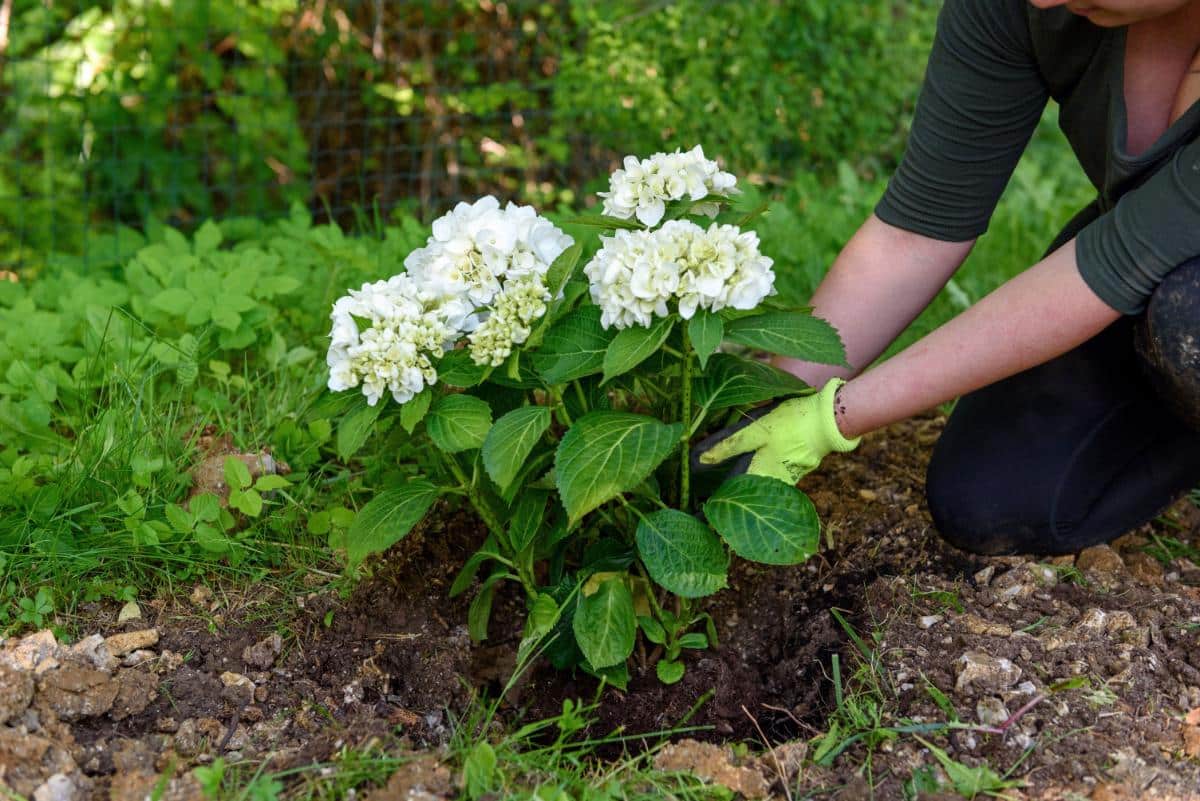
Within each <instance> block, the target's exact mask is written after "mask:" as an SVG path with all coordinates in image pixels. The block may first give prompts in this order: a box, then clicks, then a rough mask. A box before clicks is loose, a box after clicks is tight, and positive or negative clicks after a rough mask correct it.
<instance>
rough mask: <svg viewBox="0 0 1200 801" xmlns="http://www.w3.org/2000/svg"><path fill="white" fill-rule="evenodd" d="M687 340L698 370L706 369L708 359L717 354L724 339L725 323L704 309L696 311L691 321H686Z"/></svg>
mask: <svg viewBox="0 0 1200 801" xmlns="http://www.w3.org/2000/svg"><path fill="white" fill-rule="evenodd" d="M687 330H688V339H690V340H691V341H692V349H693V350H695V351H696V358H697V359H699V360H700V369H701V370H703V369H705V368H706V367H708V357H709V356H712V355H713V354H714V353H716V352H717V348H719V347H720V346H721V340H722V339H724V338H725V323H724V322H723V321H722V320H721V318H720V316H719V315H716V314H713V313H712V312H710V311H705V310H704V309H696V313H695V314H694V315H692V319H690V320H688V328H687Z"/></svg>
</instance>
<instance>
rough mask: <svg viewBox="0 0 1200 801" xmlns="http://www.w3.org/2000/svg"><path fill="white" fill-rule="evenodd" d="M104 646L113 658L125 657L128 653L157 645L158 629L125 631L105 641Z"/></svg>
mask: <svg viewBox="0 0 1200 801" xmlns="http://www.w3.org/2000/svg"><path fill="white" fill-rule="evenodd" d="M104 644H105V645H107V646H108V651H109V653H111V654H112V655H113V656H116V657H121V656H125V654H127V653H129V652H130V651H137V650H139V649H142V648H149V647H151V646H153V645H157V644H158V629H142V630H140V631H127V632H125V633H123V634H114V635H112V636H111V637H109V638H108V639H106V640H105V641H104Z"/></svg>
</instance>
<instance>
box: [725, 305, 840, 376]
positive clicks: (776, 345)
mask: <svg viewBox="0 0 1200 801" xmlns="http://www.w3.org/2000/svg"><path fill="white" fill-rule="evenodd" d="M725 338H726V339H728V340H729V341H731V342H737V343H738V344H741V345H746V346H747V347H751V348H759V349H761V350H765V351H768V352H770V353H778V354H779V355H781V356H788V357H791V358H793V359H804V360H805V361H808V362H820V363H821V364H837V365H846V350H845V348H843V347H842V339H841V337H840V336H838V332H837V330H836V329H835V328H834V327H833V326H832V325H830V324H829V323H827V322H825V321H824V320H822V319H821V318H819V317H813V316H812V315H811V314H803V313H798V312H768V313H767V314H756V315H754V316H753V317H743V318H741V319H739V320H733V321H732V322H730V323H729V325H728V326H726V329H725Z"/></svg>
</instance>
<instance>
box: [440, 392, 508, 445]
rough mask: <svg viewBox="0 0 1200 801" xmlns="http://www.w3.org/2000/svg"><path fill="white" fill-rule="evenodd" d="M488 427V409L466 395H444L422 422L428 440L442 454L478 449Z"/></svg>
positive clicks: (490, 421) (479, 401) (485, 436)
mask: <svg viewBox="0 0 1200 801" xmlns="http://www.w3.org/2000/svg"><path fill="white" fill-rule="evenodd" d="M491 427H492V410H491V408H490V407H489V406H488V405H487V404H486V403H485V402H483V401H481V400H480V399H479V398H473V397H471V396H470V395H447V396H445V397H444V398H441V399H439V400H438V402H437V403H435V404H434V405H433V408H432V409H430V410H429V416H428V417H426V418H425V430H426V431H428V432H429V438H430V439H431V440H433V444H434V445H436V446H437V447H438V448H439V449H441V450H442V451H443V452H445V453H458V452H459V451H466V450H471V449H472V448H478V447H481V446H482V445H483V443H484V440H485V439H486V438H487V433H488V429H490V428H491Z"/></svg>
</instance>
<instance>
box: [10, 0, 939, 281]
mask: <svg viewBox="0 0 1200 801" xmlns="http://www.w3.org/2000/svg"><path fill="white" fill-rule="evenodd" d="M936 5H937V0H921V2H918V3H908V4H904V3H896V2H893V0H870V2H867V3H866V4H864V5H863V6H862V7H856V8H854V9H849V8H847V7H846V6H845V5H844V4H841V3H838V2H831V1H827V0H745V2H743V1H742V0H728V1H725V2H723V1H722V0H676V1H675V2H650V0H504V1H503V2H501V1H500V0H404V2H395V1H394V0H255V2H243V0H101V1H98V2H93V1H92V0H0V109H2V111H3V123H0V126H2V127H0V269H21V268H22V267H25V266H28V265H32V264H37V263H41V262H44V261H45V260H46V259H47V258H49V257H53V254H75V255H76V257H78V256H82V257H83V259H84V261H85V263H87V264H97V263H112V262H113V261H115V260H118V259H119V258H121V256H122V253H123V251H122V247H121V237H122V231H123V230H124V229H123V227H131V228H141V227H143V226H145V225H147V224H148V221H149V222H151V223H153V222H155V221H157V222H161V223H164V224H168V225H172V226H175V227H179V228H182V229H185V230H186V229H189V228H192V227H194V226H195V225H197V224H199V222H201V221H202V220H204V219H206V218H209V217H214V216H216V217H222V218H228V217H231V216H236V217H245V218H247V219H256V220H267V219H271V218H274V217H278V216H280V215H283V214H286V213H288V211H289V209H290V208H291V207H292V206H293V204H302V205H303V206H305V207H307V208H308V209H309V210H310V211H311V212H312V213H313V214H314V215H315V216H316V217H317V218H318V219H332V220H336V221H338V222H339V223H342V224H343V225H350V226H354V225H359V226H373V225H377V224H378V222H379V221H380V220H383V219H387V218H388V217H389V216H390V215H392V214H393V213H395V212H396V211H397V210H401V211H405V212H410V213H413V214H416V215H419V216H421V217H422V218H424V219H429V218H430V217H432V216H435V215H436V214H437V213H440V212H441V211H443V210H444V209H445V208H446V207H447V206H449V205H450V204H452V203H453V202H455V201H457V200H459V199H464V198H472V197H477V196H479V195H480V194H484V193H488V192H491V193H495V194H497V195H499V196H501V197H505V198H514V199H520V200H523V201H525V202H533V203H538V204H542V205H548V204H556V203H560V202H561V203H573V202H576V201H577V200H578V196H579V195H578V193H579V191H580V190H581V189H582V188H583V187H584V186H585V185H586V183H587V181H588V180H589V179H591V178H593V176H597V175H603V174H606V173H607V172H608V170H609V169H610V168H611V166H612V165H613V164H614V163H616V160H617V158H618V157H619V156H620V154H621V153H622V152H642V151H647V152H648V151H650V150H652V149H663V148H670V147H675V146H684V147H690V146H691V145H693V144H695V143H696V142H703V143H704V144H705V146H706V149H709V148H712V149H713V150H716V151H717V152H719V153H720V154H721V155H722V157H723V158H724V159H725V160H726V161H729V162H732V163H733V165H734V166H736V167H738V168H740V169H743V170H754V171H758V172H759V173H761V174H763V175H767V176H771V175H774V174H781V173H783V172H785V171H786V169H787V168H788V167H789V166H792V165H794V164H796V163H797V162H798V161H804V160H805V159H808V160H809V161H812V160H813V154H820V153H822V152H829V151H831V150H833V149H834V148H835V147H836V146H840V145H841V144H843V143H841V140H840V139H839V137H840V138H841V139H846V138H847V136H848V134H846V133H845V132H846V131H850V132H851V134H852V135H854V136H858V137H859V138H860V139H861V140H862V142H870V143H871V144H870V147H869V148H868V150H872V152H876V151H879V152H882V151H886V150H888V149H889V148H891V143H892V142H893V141H894V140H895V135H896V132H897V131H898V130H899V129H900V127H901V126H900V125H898V123H897V120H898V119H900V118H901V116H902V115H903V114H904V109H903V106H904V104H903V103H901V104H899V106H898V108H897V109H896V113H895V114H893V113H892V112H891V111H888V112H886V113H883V114H876V115H875V116H874V117H865V118H864V117H863V116H862V115H861V113H860V111H859V109H861V104H858V105H855V103H854V102H849V103H840V102H836V101H837V98H836V97H835V96H834V95H836V93H837V92H838V91H842V90H841V89H839V88H838V87H839V86H844V85H847V84H846V82H844V81H842V82H841V83H839V82H838V73H839V70H845V69H847V67H846V65H847V64H848V63H849V62H848V61H847V59H848V58H851V57H853V58H855V59H859V60H861V59H867V60H869V59H870V57H871V53H873V52H877V53H878V54H880V55H881V56H885V57H886V58H887V59H888V60H894V59H895V53H894V50H895V45H896V42H895V35H896V30H897V29H898V26H903V25H907V26H908V28H905V29H906V30H907V29H911V28H912V23H911V20H912V18H913V15H914V14H916V15H917V16H920V15H921V14H924V15H925V17H928V16H929V13H928V12H929V10H930V9H932V8H934V7H936ZM913 9H916V10H917V11H914V10H913ZM918 12H919V13H918ZM923 20H924V18H922V21H923ZM866 66H867V67H868V69H869V64H868V65H866ZM916 68H917V69H919V65H917V67H916ZM867 74H868V76H869V75H870V73H869V72H868V73H867ZM854 86H855V87H861V89H860V91H862V92H864V93H870V94H872V95H874V96H875V97H876V98H877V99H878V100H879V101H880V102H881V103H886V102H887V100H888V97H887V94H888V92H891V93H892V94H895V92H896V90H895V89H894V87H896V86H898V87H899V91H900V92H901V95H900V96H901V97H902V98H907V97H908V96H909V95H910V94H911V92H912V90H913V88H914V87H915V83H914V82H913V81H911V80H899V81H898V80H897V73H896V69H895V67H892V68H890V70H888V71H883V70H881V71H879V74H878V75H877V76H876V77H873V78H870V77H869V78H868V79H867V80H865V81H864V80H861V79H859V80H857V81H856V82H855V83H854ZM882 108H885V109H886V108H887V106H886V105H884V106H882ZM847 110H849V112H850V113H854V114H857V115H858V117H856V119H855V120H854V122H853V124H852V125H847V122H848V119H847V117H846V114H847ZM864 119H865V120H866V123H867V124H866V125H865V127H864V124H863V121H864ZM856 126H857V127H856ZM881 142H882V143H884V144H880V143H881ZM844 144H845V145H846V148H845V149H847V150H850V151H851V152H853V149H854V147H856V144H855V143H854V142H850V141H848V140H847V142H846V143H844ZM860 144H861V143H860ZM892 149H894V148H892ZM859 151H860V152H861V151H862V148H861V147H859Z"/></svg>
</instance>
